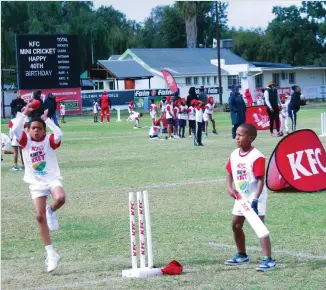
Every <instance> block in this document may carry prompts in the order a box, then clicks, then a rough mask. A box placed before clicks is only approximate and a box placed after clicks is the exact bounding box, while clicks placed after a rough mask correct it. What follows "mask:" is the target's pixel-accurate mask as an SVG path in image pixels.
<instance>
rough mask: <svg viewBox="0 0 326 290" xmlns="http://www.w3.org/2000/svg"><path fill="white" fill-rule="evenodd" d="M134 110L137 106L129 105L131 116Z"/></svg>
mask: <svg viewBox="0 0 326 290" xmlns="http://www.w3.org/2000/svg"><path fill="white" fill-rule="evenodd" d="M134 110H135V105H134V104H133V105H131V104H129V106H128V112H129V114H131V113H132V112H133V111H134Z"/></svg>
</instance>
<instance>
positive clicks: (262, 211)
mask: <svg viewBox="0 0 326 290" xmlns="http://www.w3.org/2000/svg"><path fill="white" fill-rule="evenodd" d="M253 199H254V197H250V198H249V201H250V204H251V202H252V200H253ZM266 205H267V196H266V195H265V196H262V197H260V198H259V199H258V215H259V216H265V215H266ZM232 214H233V215H236V216H243V214H242V212H241V209H240V207H239V206H238V203H236V202H235V203H234V206H233V211H232Z"/></svg>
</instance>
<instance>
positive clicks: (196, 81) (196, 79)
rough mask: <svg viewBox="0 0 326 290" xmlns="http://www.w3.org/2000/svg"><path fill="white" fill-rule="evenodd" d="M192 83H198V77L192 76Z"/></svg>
mask: <svg viewBox="0 0 326 290" xmlns="http://www.w3.org/2000/svg"><path fill="white" fill-rule="evenodd" d="M194 85H198V77H194Z"/></svg>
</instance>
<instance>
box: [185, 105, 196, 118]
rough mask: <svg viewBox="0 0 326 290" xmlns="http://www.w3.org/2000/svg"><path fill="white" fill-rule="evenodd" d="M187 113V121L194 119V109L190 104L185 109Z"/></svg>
mask: <svg viewBox="0 0 326 290" xmlns="http://www.w3.org/2000/svg"><path fill="white" fill-rule="evenodd" d="M187 113H188V120H189V121H196V110H195V108H194V107H193V106H190V107H189V108H188V109H187Z"/></svg>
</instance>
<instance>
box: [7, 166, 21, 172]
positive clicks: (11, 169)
mask: <svg viewBox="0 0 326 290" xmlns="http://www.w3.org/2000/svg"><path fill="white" fill-rule="evenodd" d="M18 170H19V167H18V166H13V167H11V168H10V169H9V171H18Z"/></svg>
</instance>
